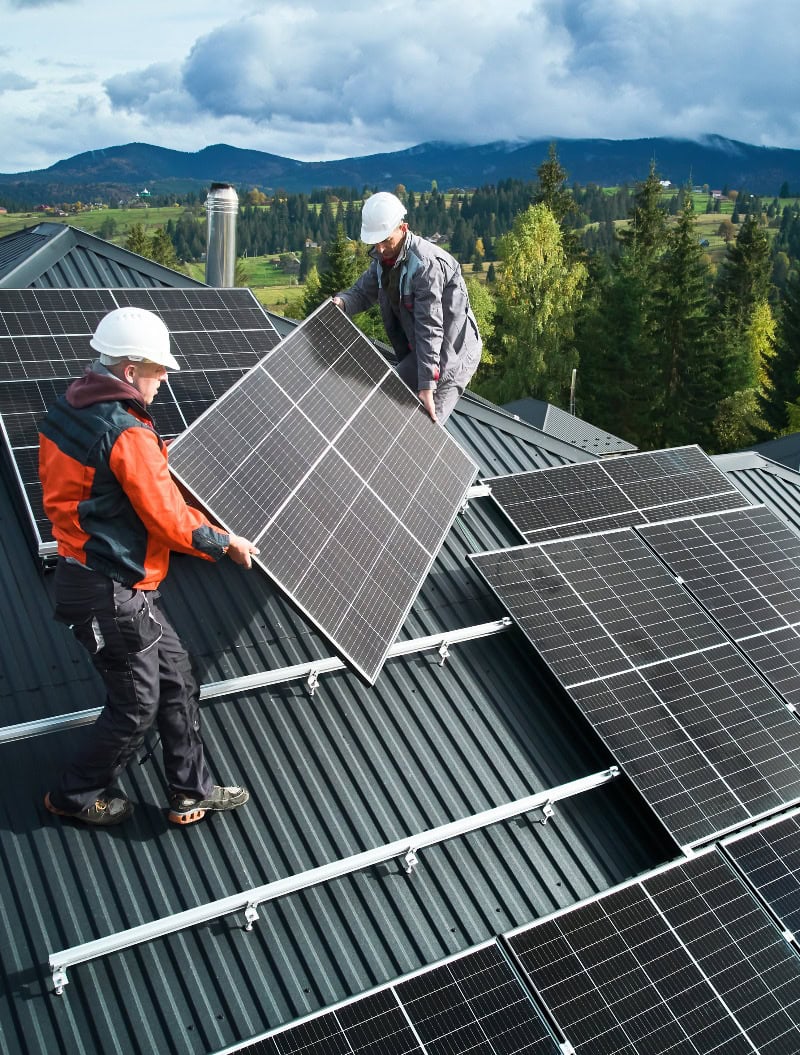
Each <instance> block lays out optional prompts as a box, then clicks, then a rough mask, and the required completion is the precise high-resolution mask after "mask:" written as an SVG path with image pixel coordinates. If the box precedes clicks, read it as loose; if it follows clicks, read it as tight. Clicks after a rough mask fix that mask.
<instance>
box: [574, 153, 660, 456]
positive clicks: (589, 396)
mask: <svg viewBox="0 0 800 1055" xmlns="http://www.w3.org/2000/svg"><path fill="white" fill-rule="evenodd" d="M666 231H667V221H666V216H665V214H664V211H663V209H662V208H661V183H660V180H659V179H658V176H657V175H656V171H655V166H654V165H651V166H650V173H649V175H648V177H647V179H646V180H645V181H644V182H643V183H641V184H639V185H638V187H637V189H636V192H635V194H634V197H633V204H632V211H631V217H630V224H629V226H628V227H627V228H626V229H625V230H624V231H623V232H622V233H621V234H620V236H619V241H620V252H619V255H618V256H617V257H616V258H615V259H614V260H613V261H612V264H611V269H610V272H609V274H608V276H607V278H606V280H605V282H604V285H603V289H602V295H600V296H598V297H596V298H595V299H594V311H593V313H592V315H591V316H585V317H584V318H583V319H582V323H581V325H580V327H579V337H580V341H579V344H580V354H581V366H580V374H581V378H580V382H579V390H580V392H581V393H582V395H581V406H582V408H583V409H582V413H584V414H585V416H586V417H588V418H589V420H590V421H592V422H593V423H594V424H595V425H598V426H600V427H602V428H606V429H608V431H609V432H613V433H615V434H616V435H618V436H621V437H623V438H624V439H626V440H628V441H629V442H630V443H635V444H636V445H637V446H638V447H642V448H644V449H647V448H652V447H654V446H657V445H658V441H659V436H660V428H659V427H658V423H659V422H661V421H663V413H664V398H665V397H664V385H663V362H662V357H661V356H660V354H659V350H658V347H657V343H656V337H655V319H656V315H657V312H658V304H657V301H656V296H655V295H656V291H657V289H658V288H659V278H660V271H659V268H660V257H661V255H662V253H663V252H664V249H665V246H666Z"/></svg>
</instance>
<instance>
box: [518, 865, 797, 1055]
mask: <svg viewBox="0 0 800 1055" xmlns="http://www.w3.org/2000/svg"><path fill="white" fill-rule="evenodd" d="M508 942H509V946H510V948H511V950H512V952H513V953H514V955H515V956H516V957H517V958H518V960H519V962H520V964H521V966H522V968H523V970H524V971H525V973H526V974H527V976H528V978H529V979H530V981H531V982H532V984H533V985H534V986H535V988H536V991H537V993H538V995H539V996H540V997H541V998H542V1000H543V1002H544V1004H545V1006H546V1007H547V1008H548V1009H549V1011H550V1012H551V1013H552V1014H553V1016H554V1018H555V1020H556V1022H557V1023H558V1024H559V1026H560V1027H561V1029H563V1031H564V1033H565V1035H566V1037H567V1039H568V1040H569V1041H570V1042H571V1043H572V1044H573V1045H574V1046H575V1048H576V1050H577V1051H578V1053H579V1055H580V1053H584V1052H586V1053H600V1052H603V1053H607V1052H615V1053H617V1052H620V1053H626V1055H662V1053H664V1055H666V1053H667V1052H669V1053H674V1052H680V1053H684V1052H685V1053H687V1055H688V1053H690V1052H691V1053H693V1055H701V1053H709V1055H710V1053H712V1052H713V1053H720V1052H725V1053H726V1055H727V1053H729V1052H731V1053H736V1055H738V1053H739V1052H741V1053H745V1052H746V1053H749V1055H752V1052H753V1051H758V1052H763V1053H767V1052H771V1053H774V1055H777V1053H778V1052H784V1053H785V1052H794V1051H798V1050H800V1047H798V1045H800V1026H798V1021H800V1019H798V1015H797V1011H798V1007H800V1004H798V1001H800V959H798V958H797V957H795V956H794V954H793V953H792V951H791V950H790V949H789V948H788V946H787V945H786V943H785V942H784V941H783V940H782V939H781V937H780V934H779V933H778V931H777V929H776V928H775V927H774V925H773V924H772V922H771V920H770V919H769V917H768V916H767V915H766V914H765V913H764V912H763V911H762V910H761V909H760V907H759V906H758V905H757V904H756V902H755V900H754V899H753V897H752V894H751V892H750V891H749V890H748V889H747V888H746V887H745V886H744V884H742V883H741V881H740V880H739V879H738V878H737V877H736V876H735V874H734V873H733V872H732V871H731V870H730V869H729V868H728V866H727V865H726V864H725V863H724V861H723V860H722V859H721V858H720V856H719V855H718V854H717V853H716V852H714V853H711V854H707V855H703V856H701V857H696V858H694V859H692V860H690V861H687V862H685V863H681V864H679V865H677V866H674V867H671V868H668V869H665V870H664V871H663V872H661V873H659V874H657V875H655V876H653V877H650V878H646V879H645V880H643V881H642V882H639V883H634V884H631V885H629V886H627V887H625V888H623V889H621V890H618V891H614V892H612V893H610V894H607V895H605V896H602V897H601V898H599V899H598V900H596V901H594V902H591V903H589V904H586V905H583V906H579V907H577V908H575V909H572V910H569V911H567V912H565V913H563V914H561V915H559V916H557V917H555V918H552V919H550V920H546V921H544V922H542V923H540V924H534V925H533V926H532V927H530V928H528V929H527V930H524V931H522V932H520V933H517V934H515V935H512V936H511V937H510V938H509V939H508Z"/></svg>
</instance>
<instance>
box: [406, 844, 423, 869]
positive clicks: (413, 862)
mask: <svg viewBox="0 0 800 1055" xmlns="http://www.w3.org/2000/svg"><path fill="white" fill-rule="evenodd" d="M403 860H404V861H405V863H406V867H405V872H406V875H412V874H413V872H414V869H415V868H416V867H417V865H418V864H419V858H418V857H417V854H416V850H415V849H414V847H413V846H409V848H408V853H407V854H406V855H405V857H404V858H403Z"/></svg>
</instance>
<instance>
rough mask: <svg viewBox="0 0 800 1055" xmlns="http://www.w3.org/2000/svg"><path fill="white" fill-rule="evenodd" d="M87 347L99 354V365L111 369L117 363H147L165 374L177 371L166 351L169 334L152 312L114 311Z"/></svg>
mask: <svg viewBox="0 0 800 1055" xmlns="http://www.w3.org/2000/svg"><path fill="white" fill-rule="evenodd" d="M89 344H90V345H91V346H92V348H94V349H95V351H97V352H99V353H100V362H101V363H104V364H105V365H106V366H111V365H112V364H113V363H116V362H118V361H119V360H120V359H131V360H132V361H133V362H141V361H142V360H143V359H147V360H148V361H149V362H151V363H157V364H158V366H165V367H166V368H167V370H180V366H178V363H177V361H176V359H175V356H174V355H173V354H172V352H171V351H170V350H169V330H168V329H167V327H166V326H165V325H164V323H163V322H162V321H161V319H160V318H159V317H158V315H156V314H154V313H153V312H152V311H146V310H145V309H144V308H133V307H127V308H115V309H114V311H110V312H109V313H108V315H104V316H103V318H102V319H101V320H100V322H99V323H98V324H97V329H96V330H95V331H94V336H93V337H92V338H91V340H90V341H89Z"/></svg>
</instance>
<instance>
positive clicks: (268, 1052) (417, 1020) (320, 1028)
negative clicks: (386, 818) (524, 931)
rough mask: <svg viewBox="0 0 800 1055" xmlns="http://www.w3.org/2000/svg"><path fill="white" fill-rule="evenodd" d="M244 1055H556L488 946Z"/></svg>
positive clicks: (253, 1045)
mask: <svg viewBox="0 0 800 1055" xmlns="http://www.w3.org/2000/svg"><path fill="white" fill-rule="evenodd" d="M236 1050H237V1051H241V1052H248V1053H250V1055H315V1053H318V1055H329V1053H336V1052H347V1053H348V1055H416V1053H419V1055H559V1053H560V1050H561V1049H560V1048H559V1046H558V1044H557V1043H556V1041H555V1039H554V1037H553V1034H552V1033H551V1032H550V1030H549V1028H548V1027H547V1026H546V1025H545V1023H544V1021H543V1019H542V1017H541V1015H540V1013H539V1012H538V1011H537V1010H536V1008H535V1007H534V1005H533V1003H532V1002H531V1000H530V998H529V996H528V994H527V993H526V991H525V990H524V989H523V987H522V985H521V984H520V982H519V980H518V978H517V976H516V975H515V974H514V972H513V971H512V969H511V967H510V966H509V964H508V961H507V960H506V958H505V957H504V955H503V954H502V953H501V951H500V950H499V948H498V946H497V945H495V944H492V945H490V946H487V947H485V948H483V949H479V950H477V951H475V952H472V953H468V954H466V955H464V956H461V957H459V958H457V959H455V960H451V961H449V962H448V963H446V964H443V965H441V966H439V967H434V968H432V969H431V970H428V971H423V972H420V973H419V974H417V975H414V976H413V977H411V978H409V979H407V980H405V981H400V982H398V983H395V984H394V985H393V986H387V987H386V988H385V989H381V990H379V991H378V992H375V993H371V994H368V995H367V996H364V997H361V998H360V999H357V1000H353V1001H350V1002H349V1003H347V1004H344V1005H342V1006H341V1007H338V1008H336V1009H334V1010H333V1011H329V1012H326V1013H324V1014H321V1015H318V1016H316V1017H314V1018H312V1019H308V1020H307V1021H305V1022H302V1023H299V1024H298V1025H296V1026H288V1027H287V1028H286V1029H283V1030H280V1031H277V1032H275V1033H273V1034H272V1035H271V1036H270V1037H268V1038H265V1039H264V1040H258V1041H254V1042H251V1043H249V1044H247V1045H244V1046H243V1047H241V1048H237V1049H236Z"/></svg>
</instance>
